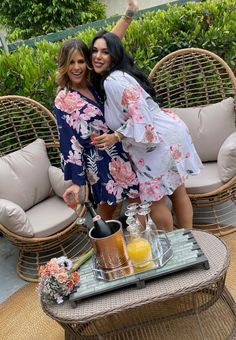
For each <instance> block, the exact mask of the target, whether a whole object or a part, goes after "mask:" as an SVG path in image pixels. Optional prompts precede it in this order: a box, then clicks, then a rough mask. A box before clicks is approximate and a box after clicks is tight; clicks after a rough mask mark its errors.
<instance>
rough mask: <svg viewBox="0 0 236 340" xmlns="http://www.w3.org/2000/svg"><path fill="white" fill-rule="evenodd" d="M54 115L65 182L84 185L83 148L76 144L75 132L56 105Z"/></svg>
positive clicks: (65, 114) (64, 113)
mask: <svg viewBox="0 0 236 340" xmlns="http://www.w3.org/2000/svg"><path fill="white" fill-rule="evenodd" d="M54 113H55V116H56V120H57V127H58V134H59V141H60V152H61V167H62V170H63V172H64V179H65V180H72V182H73V183H74V184H77V185H85V184H86V176H85V166H84V162H83V157H82V156H83V147H82V146H81V144H80V143H79V142H78V138H77V136H76V131H74V129H73V128H72V127H71V126H70V125H69V124H68V123H67V115H68V114H67V113H66V112H64V111H62V110H61V109H60V108H59V107H57V106H56V105H55V106H54Z"/></svg>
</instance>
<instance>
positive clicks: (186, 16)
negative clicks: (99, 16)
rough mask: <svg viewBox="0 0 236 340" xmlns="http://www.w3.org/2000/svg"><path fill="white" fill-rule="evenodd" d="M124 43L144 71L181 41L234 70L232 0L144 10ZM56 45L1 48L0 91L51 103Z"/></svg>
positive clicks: (235, 5) (86, 35) (85, 36)
mask: <svg viewBox="0 0 236 340" xmlns="http://www.w3.org/2000/svg"><path fill="white" fill-rule="evenodd" d="M107 28H108V29H111V26H109V27H107ZM95 32H96V30H95V29H94V28H89V29H87V30H86V31H84V32H81V33H79V34H78V35H77V37H79V38H81V39H82V40H84V41H85V42H86V43H89V42H90V41H91V39H92V37H93V35H94V33H95ZM124 44H125V47H126V49H127V50H128V51H129V52H130V54H132V55H133V57H134V59H135V61H136V63H137V64H138V65H139V66H140V67H141V68H142V69H143V70H144V71H145V72H146V73H149V72H150V70H151V69H152V67H153V66H154V65H155V63H156V62H157V61H159V60H160V59H161V58H162V57H164V56H165V55H167V54H168V53H170V52H172V51H175V50H177V49H180V48H186V47H199V48H204V49H208V50H210V51H212V52H215V53H216V54H218V55H219V56H221V57H222V58H223V59H224V60H225V61H226V62H227V63H228V64H229V65H230V66H231V68H232V69H233V70H234V71H235V70H236V64H235V63H236V2H235V0H207V1H204V2H198V3H194V2H190V3H188V4H187V5H185V6H177V5H173V6H170V7H169V8H168V9H167V10H166V11H165V10H159V11H157V12H148V13H146V14H145V15H143V16H142V17H141V18H139V19H138V20H135V21H134V22H133V23H132V24H131V26H130V28H129V30H128V32H127V34H126V37H125V39H124ZM60 45H61V42H57V43H49V42H46V41H41V42H38V43H36V46H35V48H31V47H26V46H22V47H20V48H18V49H17V50H16V51H15V52H13V53H11V54H7V53H3V54H1V55H0V95H6V94H17V95H22V96H29V97H32V98H33V99H35V100H37V101H39V102H40V103H42V104H44V105H45V106H47V107H48V108H49V109H52V102H53V99H54V96H55V91H56V85H55V80H54V77H55V69H56V58H57V53H58V49H59V46H60Z"/></svg>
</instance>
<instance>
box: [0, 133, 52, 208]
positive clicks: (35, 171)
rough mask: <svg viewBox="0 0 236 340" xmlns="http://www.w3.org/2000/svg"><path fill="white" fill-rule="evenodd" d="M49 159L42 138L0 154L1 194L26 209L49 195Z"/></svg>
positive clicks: (0, 195)
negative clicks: (6, 153) (18, 148)
mask: <svg viewBox="0 0 236 340" xmlns="http://www.w3.org/2000/svg"><path fill="white" fill-rule="evenodd" d="M49 166H50V161H49V159H48V156H47V151H46V146H45V143H44V141H43V140H42V139H37V140H36V141H34V142H32V143H30V144H29V145H27V146H25V147H24V148H22V149H20V150H17V151H15V152H12V153H10V154H8V155H6V156H3V157H1V158H0V197H1V198H4V199H7V200H9V201H12V202H14V203H16V204H17V205H19V206H20V207H21V208H22V209H23V210H28V209H30V208H31V207H32V206H34V205H35V204H37V203H39V202H40V201H42V200H44V199H45V198H47V197H48V196H49V195H50V191H51V185H50V182H49V176H48V168H49Z"/></svg>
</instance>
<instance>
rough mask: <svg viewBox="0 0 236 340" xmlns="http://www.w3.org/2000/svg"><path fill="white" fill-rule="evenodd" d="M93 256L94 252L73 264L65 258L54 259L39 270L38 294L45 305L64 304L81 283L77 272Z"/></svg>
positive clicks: (81, 257) (84, 255) (88, 253)
mask: <svg viewBox="0 0 236 340" xmlns="http://www.w3.org/2000/svg"><path fill="white" fill-rule="evenodd" d="M92 254H93V250H90V251H88V252H87V253H85V254H83V255H81V256H80V257H79V259H78V260H77V261H76V262H75V263H74V264H73V262H72V261H71V260H69V259H68V258H67V257H65V256H61V257H59V258H52V259H51V260H50V261H49V262H48V263H46V264H45V265H42V266H40V268H39V285H38V289H37V290H38V292H39V295H40V296H41V298H42V301H43V302H45V303H58V304H59V303H62V302H63V301H64V298H65V297H67V296H68V295H70V293H71V292H72V290H73V289H74V287H75V286H76V285H78V284H79V282H80V275H79V273H78V272H77V271H76V270H77V269H78V268H79V267H80V266H81V265H82V264H83V263H85V262H86V261H87V260H88V259H89V258H90V257H91V256H92Z"/></svg>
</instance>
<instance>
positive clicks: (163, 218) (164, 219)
mask: <svg viewBox="0 0 236 340" xmlns="http://www.w3.org/2000/svg"><path fill="white" fill-rule="evenodd" d="M151 218H152V220H153V222H154V223H155V224H156V226H157V228H158V229H161V230H165V231H171V230H173V218H172V215H171V212H170V210H169V208H168V207H167V205H166V202H165V197H163V198H162V199H161V200H160V201H155V202H152V206H151Z"/></svg>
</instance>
